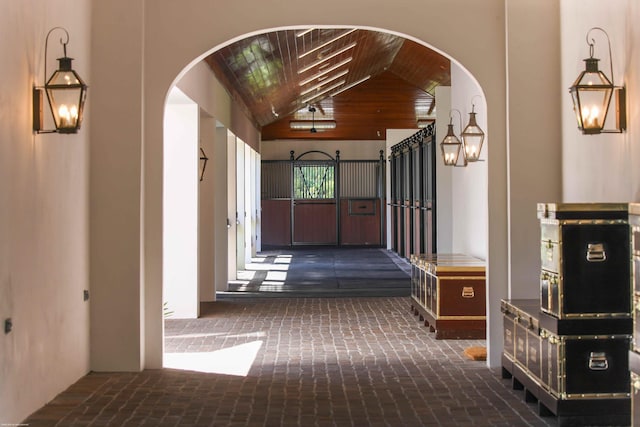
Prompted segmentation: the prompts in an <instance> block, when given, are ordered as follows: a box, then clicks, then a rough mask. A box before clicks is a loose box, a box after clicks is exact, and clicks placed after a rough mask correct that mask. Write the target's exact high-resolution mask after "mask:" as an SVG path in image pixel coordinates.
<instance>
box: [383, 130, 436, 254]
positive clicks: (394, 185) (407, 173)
mask: <svg viewBox="0 0 640 427" xmlns="http://www.w3.org/2000/svg"><path fill="white" fill-rule="evenodd" d="M435 145H436V144H435V129H434V127H433V125H429V126H427V127H426V128H424V129H422V130H420V131H418V132H416V133H415V134H414V135H412V136H410V137H409V138H406V139H404V140H403V141H401V142H400V143H398V144H396V145H394V146H393V147H391V156H390V158H389V163H390V164H391V180H392V182H391V200H390V202H389V205H390V207H391V227H392V228H391V230H392V242H391V246H392V249H393V250H394V251H395V252H397V253H398V254H399V255H401V256H403V257H406V258H409V257H410V255H411V254H412V253H434V252H435V251H436V231H435V230H436V226H435V221H436V218H435V185H436V183H435V177H436V175H435Z"/></svg>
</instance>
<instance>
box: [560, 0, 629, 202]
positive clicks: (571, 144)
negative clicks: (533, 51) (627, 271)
mask: <svg viewBox="0 0 640 427" xmlns="http://www.w3.org/2000/svg"><path fill="white" fill-rule="evenodd" d="M561 12H562V14H561V16H562V88H561V93H562V105H561V108H562V117H563V126H562V142H563V143H562V149H563V163H562V169H563V175H562V176H563V179H562V182H563V195H564V200H565V201H567V202H628V201H636V202H637V201H640V144H638V135H640V129H639V128H640V117H639V112H638V108H637V107H636V106H637V104H638V99H640V87H639V86H638V81H639V79H640V50H639V48H640V45H639V44H638V40H640V28H638V25H637V22H638V20H639V19H640V4H638V2H637V1H633V0H618V1H614V2H600V1H597V0H584V1H580V0H562V2H561ZM592 27H601V28H603V29H604V30H605V31H606V32H607V33H608V34H609V38H610V39H611V50H612V55H613V72H614V76H613V77H614V83H615V84H616V85H624V86H626V88H627V109H628V114H627V119H628V130H627V131H626V132H625V133H622V134H600V135H582V134H581V133H580V131H579V130H578V129H577V124H576V120H575V115H574V113H573V108H572V103H571V97H570V95H569V86H571V84H573V82H574V80H575V79H576V77H577V76H578V74H579V73H580V72H581V71H583V70H584V62H583V61H582V60H583V59H584V58H588V57H589V46H588V45H587V42H586V40H585V38H586V35H587V31H589V29H590V28H592ZM591 36H592V37H593V38H595V52H594V57H596V58H599V59H600V63H599V67H600V70H602V71H604V72H605V73H606V74H607V75H609V74H610V71H609V70H610V67H609V58H608V56H609V54H608V49H607V41H606V38H604V36H603V35H602V33H600V32H593V33H592V34H591ZM610 111H611V110H610ZM610 114H611V113H610Z"/></svg>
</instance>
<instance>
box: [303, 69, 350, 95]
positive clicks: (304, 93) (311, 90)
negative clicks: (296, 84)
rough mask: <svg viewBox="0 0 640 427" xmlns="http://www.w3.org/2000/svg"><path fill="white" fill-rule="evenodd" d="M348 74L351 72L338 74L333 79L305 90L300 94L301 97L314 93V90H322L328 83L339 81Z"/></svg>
mask: <svg viewBox="0 0 640 427" xmlns="http://www.w3.org/2000/svg"><path fill="white" fill-rule="evenodd" d="M348 73H349V70H344V71H341V72H339V73H338V74H336V75H335V76H331V77H329V78H327V79H325V80H323V81H321V82H320V83H318V84H316V85H314V86H312V87H310V88H308V89H305V90H304V91H302V92H300V95H306V94H308V93H310V92H313V91H314V90H317V89H320V88H321V87H322V86H324V85H326V84H327V83H329V82H332V81H334V80H337V79H339V78H340V77H342V76H344V75H346V74H348Z"/></svg>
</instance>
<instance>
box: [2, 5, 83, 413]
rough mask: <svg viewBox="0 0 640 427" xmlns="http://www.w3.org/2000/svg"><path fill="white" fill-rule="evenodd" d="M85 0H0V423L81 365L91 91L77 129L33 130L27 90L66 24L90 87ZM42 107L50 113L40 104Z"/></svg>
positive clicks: (73, 376) (39, 78) (76, 373)
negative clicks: (8, 322) (8, 327)
mask: <svg viewBox="0 0 640 427" xmlns="http://www.w3.org/2000/svg"><path fill="white" fill-rule="evenodd" d="M91 4H92V3H91V2H90V1H88V0H86V1H84V0H47V1H44V0H28V1H2V2H0V28H2V41H1V43H0V55H1V56H2V58H3V60H2V61H1V62H0V75H1V76H2V79H0V424H2V423H7V424H10V423H19V422H21V421H22V420H23V419H24V418H25V417H27V416H28V415H29V414H30V413H32V412H33V411H35V410H36V409H37V408H39V407H40V406H42V405H43V404H45V403H46V402H47V401H49V400H51V399H52V398H53V397H54V396H55V395H56V394H57V393H58V392H60V391H61V390H63V389H64V388H66V387H67V386H68V385H69V384H71V383H73V382H74V381H76V380H77V379H78V378H80V377H82V376H83V375H84V374H86V373H87V372H88V371H89V307H90V304H91V303H92V301H93V299H91V300H90V301H88V302H84V301H83V291H84V290H85V289H87V290H90V286H89V255H88V252H89V232H88V229H89V170H88V165H89V130H90V127H91V126H90V125H91V123H90V121H91V120H90V119H91V116H92V105H93V99H92V95H93V92H92V89H91V87H90V89H89V95H88V100H87V103H88V104H87V109H86V116H85V121H84V122H83V125H82V129H81V130H80V131H79V133H78V134H75V135H59V134H49V135H44V134H43V135H35V134H33V132H32V130H31V113H32V108H31V89H32V86H33V85H43V84H44V79H45V76H44V56H45V52H44V44H45V37H46V35H47V32H48V31H49V30H50V29H51V28H53V27H55V26H62V27H65V28H66V29H67V30H68V32H69V36H70V41H69V44H68V47H67V53H68V54H69V56H70V57H73V58H75V60H74V62H73V67H74V69H75V70H76V71H77V72H78V73H79V74H80V75H81V76H82V77H83V79H86V82H87V83H88V84H89V86H91V85H92V76H91V73H90V59H91V58H90V46H91V32H90V26H89V23H90V15H91ZM62 36H63V33H60V32H55V33H53V34H52V36H51V37H50V39H49V51H48V61H47V63H48V66H47V72H48V74H49V76H50V74H51V73H52V72H53V71H54V70H55V69H56V68H57V61H56V60H55V59H56V58H58V57H60V56H61V55H62V46H60V44H59V40H60V37H62ZM49 76H47V78H48V77H49ZM45 102H46V101H45ZM44 112H45V114H47V115H49V116H50V114H51V113H50V111H49V109H48V106H46V107H45V109H44ZM47 122H48V123H51V120H50V118H49V117H47V121H46V122H45V123H47ZM92 297H95V295H92ZM7 318H11V319H12V320H13V331H12V332H10V333H9V334H5V333H4V320H5V319H7Z"/></svg>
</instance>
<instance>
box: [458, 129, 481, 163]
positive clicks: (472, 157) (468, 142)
mask: <svg viewBox="0 0 640 427" xmlns="http://www.w3.org/2000/svg"><path fill="white" fill-rule="evenodd" d="M462 140H463V141H464V152H465V156H466V157H467V161H468V162H475V161H477V160H478V159H479V158H480V150H481V149H482V141H483V140H484V134H466V135H463V137H462Z"/></svg>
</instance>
